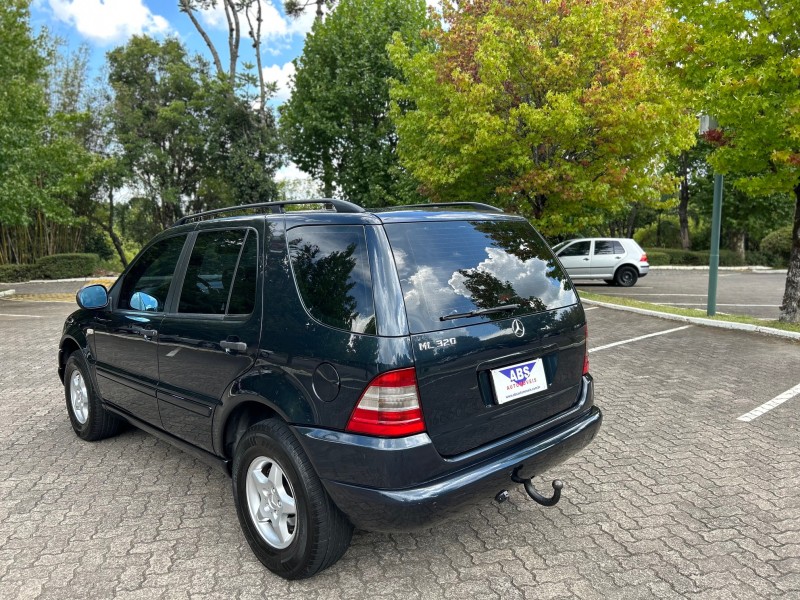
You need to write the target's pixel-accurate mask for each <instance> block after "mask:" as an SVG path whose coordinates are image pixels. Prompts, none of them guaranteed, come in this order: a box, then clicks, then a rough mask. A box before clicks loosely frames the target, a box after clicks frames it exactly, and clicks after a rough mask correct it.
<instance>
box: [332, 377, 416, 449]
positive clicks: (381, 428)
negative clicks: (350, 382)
mask: <svg viewBox="0 0 800 600" xmlns="http://www.w3.org/2000/svg"><path fill="white" fill-rule="evenodd" d="M346 430H347V431H350V432H352V433H363V434H366V435H376V436H380V437H402V436H406V435H413V434H415V433H422V432H423V431H425V421H424V420H423V419H422V408H421V407H420V404H419V392H418V391H417V373H416V371H415V370H414V368H413V367H411V368H409V369H399V370H397V371H389V372H387V373H382V374H380V375H378V376H377V377H376V378H375V379H373V380H372V381H371V382H370V384H369V385H368V386H367V389H366V390H364V393H363V394H361V398H359V399H358V404H356V407H355V409H354V410H353V414H352V415H350V420H349V421H348V422H347V427H346Z"/></svg>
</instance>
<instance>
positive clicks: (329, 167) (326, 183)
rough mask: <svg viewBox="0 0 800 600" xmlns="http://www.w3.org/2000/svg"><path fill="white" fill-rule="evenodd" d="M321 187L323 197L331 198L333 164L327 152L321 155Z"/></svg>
mask: <svg viewBox="0 0 800 600" xmlns="http://www.w3.org/2000/svg"><path fill="white" fill-rule="evenodd" d="M322 188H323V189H322V195H323V196H324V197H325V198H333V164H332V162H331V157H330V155H329V154H328V153H327V152H325V155H324V156H323V157H322Z"/></svg>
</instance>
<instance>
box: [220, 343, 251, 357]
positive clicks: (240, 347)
mask: <svg viewBox="0 0 800 600" xmlns="http://www.w3.org/2000/svg"><path fill="white" fill-rule="evenodd" d="M219 345H220V346H222V348H223V349H224V350H225V353H226V354H230V353H231V352H247V344H245V343H244V342H229V341H228V340H222V341H221V342H220V343H219Z"/></svg>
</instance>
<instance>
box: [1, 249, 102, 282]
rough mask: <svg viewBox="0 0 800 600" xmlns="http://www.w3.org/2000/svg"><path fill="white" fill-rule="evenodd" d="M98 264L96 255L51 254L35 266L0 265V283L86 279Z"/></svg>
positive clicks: (98, 259)
mask: <svg viewBox="0 0 800 600" xmlns="http://www.w3.org/2000/svg"><path fill="white" fill-rule="evenodd" d="M99 264H100V258H99V257H98V256H97V255H96V254H74V253H73V254H51V255H50V256H43V257H42V258H40V259H39V260H37V261H36V263H35V264H22V265H0V281H30V280H31V279H68V278H72V277H88V276H89V275H91V274H92V273H94V271H95V269H96V268H97V267H98V265H99Z"/></svg>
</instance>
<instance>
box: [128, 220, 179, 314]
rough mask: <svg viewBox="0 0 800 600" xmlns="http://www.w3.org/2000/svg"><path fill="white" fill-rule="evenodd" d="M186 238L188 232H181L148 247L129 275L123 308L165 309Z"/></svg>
mask: <svg viewBox="0 0 800 600" xmlns="http://www.w3.org/2000/svg"><path fill="white" fill-rule="evenodd" d="M185 240H186V236H185V235H179V236H176V237H171V238H167V239H164V240H161V241H160V242H156V243H155V244H153V245H152V246H150V248H148V249H147V250H145V252H144V253H143V254H142V255H141V256H140V257H139V258H138V260H137V261H136V262H135V263H134V264H133V266H132V267H131V270H130V271H128V273H127V275H125V281H124V282H123V283H122V290H121V292H120V300H119V308H128V309H133V310H147V311H157V312H161V311H163V310H164V304H165V303H166V301H167V294H168V293H169V286H170V283H172V276H173V275H174V274H175V267H176V265H177V264H178V259H179V258H180V255H181V250H182V249H183V243H184V241H185Z"/></svg>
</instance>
